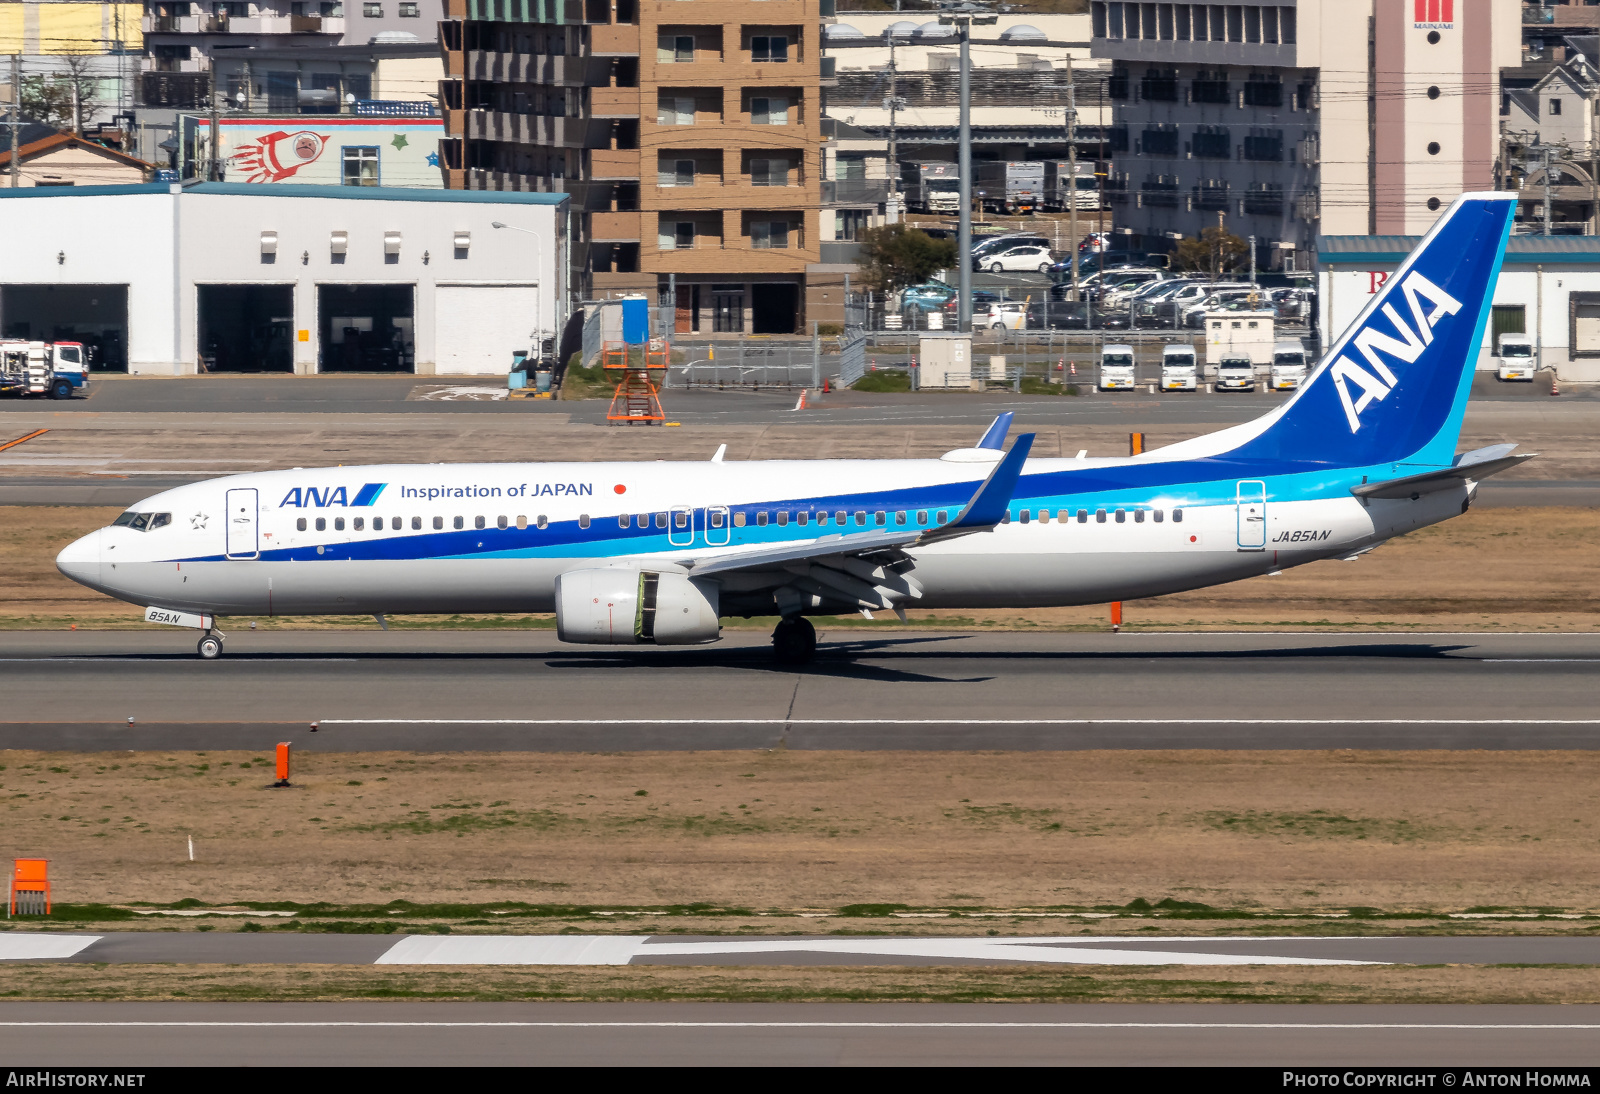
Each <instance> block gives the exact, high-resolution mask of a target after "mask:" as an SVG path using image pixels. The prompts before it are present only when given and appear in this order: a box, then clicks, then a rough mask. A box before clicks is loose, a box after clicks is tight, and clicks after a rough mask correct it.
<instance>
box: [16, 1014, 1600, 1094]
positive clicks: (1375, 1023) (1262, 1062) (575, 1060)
mask: <svg viewBox="0 0 1600 1094" xmlns="http://www.w3.org/2000/svg"><path fill="white" fill-rule="evenodd" d="M1597 1038H1600V1007H1597V1006H1560V1007H1557V1006H1453V1005H1434V1006H1426V1005H1417V1006H1405V1005H1401V1006H1393V1005H1374V1006H1362V1005H1339V1006H1320V1005H1313V1006H1306V1005H1275V1004H1252V1005H1231V1006H1230V1005H1200V1004H1181V1003H1163V1004H1153V1005H1152V1004H1112V1005H1092V1004H1077V1005H1071V1004H1026V1003H1018V1004H1004V1005H995V1004H969V1005H961V1004H937V1003H923V1004H918V1003H877V1004H873V1003H819V1004H799V1003H738V1004H726V1003H398V1002H395V1003H20V1002H19V1003H0V1058H3V1059H5V1060H7V1061H8V1062H9V1063H12V1064H14V1065H21V1064H26V1065H28V1066H30V1067H39V1066H51V1065H54V1066H72V1065H77V1066H101V1067H115V1068H120V1069H128V1068H137V1067H157V1066H162V1065H173V1064H217V1065H233V1066H239V1065H281V1064H283V1063H284V1062H285V1061H293V1062H294V1063H296V1064H299V1065H303V1066H304V1065H313V1066H314V1065H319V1064H349V1065H365V1066H390V1067H403V1066H417V1065H432V1066H472V1065H478V1066H486V1065H511V1064H542V1065H555V1066H559V1065H562V1064H612V1065H617V1064H635V1065H664V1064H665V1065H671V1064H681V1065H705V1064H721V1065H738V1064H765V1065H773V1064H779V1065H783V1064H789V1065H857V1066H859V1065H902V1066H903V1065H922V1066H938V1065H946V1066H949V1065H990V1066H993V1065H1028V1064H1034V1065H1038V1064H1080V1065H1082V1064H1090V1065H1101V1066H1128V1065H1143V1066H1152V1065H1185V1064H1187V1065H1194V1064H1232V1065H1255V1066H1269V1065H1270V1066H1275V1067H1291V1066H1302V1067H1304V1066H1313V1065H1325V1066H1336V1065H1356V1066H1366V1067H1384V1066H1390V1067H1394V1066H1415V1067H1440V1068H1450V1069H1455V1070H1453V1071H1452V1072H1451V1076H1450V1080H1449V1082H1448V1083H1447V1082H1445V1081H1444V1079H1443V1076H1442V1075H1441V1076H1435V1077H1434V1079H1433V1080H1432V1081H1431V1082H1429V1083H1428V1085H1429V1086H1430V1087H1432V1088H1433V1089H1443V1088H1445V1087H1447V1086H1454V1085H1456V1083H1457V1082H1458V1081H1459V1079H1460V1074H1461V1072H1460V1070H1459V1069H1461V1068H1465V1067H1494V1066H1502V1067H1506V1066H1524V1067H1545V1068H1555V1067H1567V1068H1581V1067H1584V1066H1585V1065H1591V1064H1593V1062H1594V1060H1595V1057H1596V1055H1597V1052H1596V1044H1597ZM1519 1077H1520V1076H1519ZM1272 1078H1273V1079H1274V1080H1275V1083H1274V1085H1277V1083H1278V1082H1281V1080H1279V1078H1278V1076H1272ZM1485 1085H1488V1084H1485Z"/></svg>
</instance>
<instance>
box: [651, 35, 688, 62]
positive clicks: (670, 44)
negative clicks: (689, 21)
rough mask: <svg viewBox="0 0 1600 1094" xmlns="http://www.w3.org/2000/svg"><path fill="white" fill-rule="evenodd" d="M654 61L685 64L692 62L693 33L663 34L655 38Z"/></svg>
mask: <svg viewBox="0 0 1600 1094" xmlns="http://www.w3.org/2000/svg"><path fill="white" fill-rule="evenodd" d="M656 63H657V64H663V65H671V64H678V65H687V64H693V63H694V35H692V34H663V35H661V37H660V38H658V39H657V40H656Z"/></svg>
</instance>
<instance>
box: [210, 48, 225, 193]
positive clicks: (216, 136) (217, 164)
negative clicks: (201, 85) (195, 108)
mask: <svg viewBox="0 0 1600 1094" xmlns="http://www.w3.org/2000/svg"><path fill="white" fill-rule="evenodd" d="M221 121H222V120H221V118H220V117H218V112H217V62H216V59H215V58H212V61H211V139H210V140H208V141H207V142H206V181H207V182H216V181H218V176H219V172H220V171H221V170H222V161H221V160H220V159H219V158H218V157H217V146H218V145H219V144H221V143H222V126H221Z"/></svg>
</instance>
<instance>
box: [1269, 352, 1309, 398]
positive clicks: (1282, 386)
mask: <svg viewBox="0 0 1600 1094" xmlns="http://www.w3.org/2000/svg"><path fill="white" fill-rule="evenodd" d="M1305 378H1306V348H1305V346H1303V345H1301V344H1300V343H1299V342H1279V343H1278V344H1277V345H1275V346H1273V347H1272V379H1271V381H1270V383H1271V385H1272V390H1273V391H1293V390H1295V389H1296V388H1297V387H1299V386H1300V385H1301V384H1302V383H1304V382H1305Z"/></svg>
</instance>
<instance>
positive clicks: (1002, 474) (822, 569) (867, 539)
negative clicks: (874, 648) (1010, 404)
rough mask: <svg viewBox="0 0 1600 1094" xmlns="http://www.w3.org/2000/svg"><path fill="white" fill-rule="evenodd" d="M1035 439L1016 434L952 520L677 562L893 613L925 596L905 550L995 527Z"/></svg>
mask: <svg viewBox="0 0 1600 1094" xmlns="http://www.w3.org/2000/svg"><path fill="white" fill-rule="evenodd" d="M1033 437H1034V435H1033V434H1032V433H1025V434H1023V435H1022V436H1020V437H1018V438H1017V440H1016V443H1015V444H1013V445H1012V446H1011V451H1009V452H1007V453H1006V455H1005V458H1004V459H1002V460H1001V461H1000V462H999V463H997V464H996V465H995V467H994V468H993V470H991V471H990V472H989V475H988V477H987V478H985V479H984V480H983V483H982V485H980V486H979V487H978V489H977V491H976V492H974V493H973V495H972V499H971V500H970V501H968V502H967V504H966V507H965V508H963V509H962V510H961V512H960V514H959V515H958V516H957V517H956V519H955V520H953V521H951V522H950V523H949V524H945V525H940V526H938V527H935V528H889V529H881V530H877V529H875V530H871V531H862V532H856V533H843V534H836V535H826V536H819V537H818V538H816V539H810V540H805V541H802V542H799V543H789V544H781V545H778V546H762V547H751V548H749V549H745V550H733V551H718V552H715V553H707V554H704V555H698V556H694V557H689V558H681V559H680V560H679V562H680V564H681V565H682V566H683V568H684V569H685V570H687V571H688V572H689V575H690V576H691V577H703V576H705V577H708V576H710V575H712V574H725V573H732V572H735V571H745V572H751V571H776V575H775V576H777V577H779V578H781V581H782V583H785V584H792V585H795V586H796V587H797V588H798V589H800V590H801V591H808V592H813V593H815V594H817V595H822V596H827V597H831V598H834V599H843V600H846V601H854V602H857V603H858V604H859V605H860V606H861V607H863V608H869V609H870V608H891V607H892V608H894V609H895V610H896V611H897V612H898V611H900V610H901V609H900V608H898V607H897V606H896V601H897V600H900V599H903V598H906V597H920V596H921V595H922V589H921V587H920V586H918V585H917V583H916V582H915V581H914V580H913V579H912V578H910V577H909V576H907V575H908V573H909V571H911V570H912V569H914V564H913V563H912V561H911V559H910V557H909V556H908V555H906V554H905V551H904V549H905V548H908V547H918V546H923V545H926V544H930V543H941V542H943V541H945V540H949V539H954V538H957V537H959V536H967V535H972V534H974V533H977V532H988V531H991V530H993V529H994V527H995V526H996V525H997V524H999V523H1000V519H1001V517H1003V516H1004V515H1005V512H1006V508H1007V506H1009V505H1010V503H1011V497H1012V494H1013V493H1014V492H1015V490H1016V486H1017V479H1018V478H1019V477H1020V476H1021V474H1022V465H1023V463H1024V462H1026V460H1027V458H1028V453H1029V451H1031V450H1032V447H1033Z"/></svg>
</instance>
